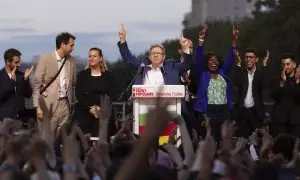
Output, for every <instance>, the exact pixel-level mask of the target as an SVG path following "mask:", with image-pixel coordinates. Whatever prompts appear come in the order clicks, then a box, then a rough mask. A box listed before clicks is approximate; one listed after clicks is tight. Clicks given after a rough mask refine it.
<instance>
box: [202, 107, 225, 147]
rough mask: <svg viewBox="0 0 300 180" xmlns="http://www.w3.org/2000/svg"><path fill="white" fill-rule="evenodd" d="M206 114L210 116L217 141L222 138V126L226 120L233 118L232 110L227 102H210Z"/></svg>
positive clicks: (213, 133) (212, 130) (210, 122)
mask: <svg viewBox="0 0 300 180" xmlns="http://www.w3.org/2000/svg"><path fill="white" fill-rule="evenodd" d="M206 115H207V117H208V118H209V125H210V127H211V133H212V136H213V137H214V139H215V140H216V142H217V143H218V142H219V141H220V140H221V127H222V124H223V123H224V122H225V121H226V120H231V112H230V109H229V108H228V106H227V104H221V105H217V104H208V106H207V111H206Z"/></svg>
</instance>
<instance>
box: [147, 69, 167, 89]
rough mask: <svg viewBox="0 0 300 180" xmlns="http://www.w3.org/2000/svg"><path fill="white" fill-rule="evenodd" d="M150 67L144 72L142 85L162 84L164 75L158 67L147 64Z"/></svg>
mask: <svg viewBox="0 0 300 180" xmlns="http://www.w3.org/2000/svg"><path fill="white" fill-rule="evenodd" d="M148 66H149V67H151V69H150V70H149V71H148V72H147V73H146V74H145V77H144V85H164V84H165V81H164V77H163V74H162V72H161V69H160V67H161V66H160V67H158V68H156V69H154V68H152V65H148Z"/></svg>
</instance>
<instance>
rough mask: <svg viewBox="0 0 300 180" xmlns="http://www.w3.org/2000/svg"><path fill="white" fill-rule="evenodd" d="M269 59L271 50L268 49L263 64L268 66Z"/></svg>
mask: <svg viewBox="0 0 300 180" xmlns="http://www.w3.org/2000/svg"><path fill="white" fill-rule="evenodd" d="M269 59H270V51H269V50H268V49H267V52H266V55H265V57H264V59H263V61H262V64H263V66H264V67H266V66H267V65H268V61H269Z"/></svg>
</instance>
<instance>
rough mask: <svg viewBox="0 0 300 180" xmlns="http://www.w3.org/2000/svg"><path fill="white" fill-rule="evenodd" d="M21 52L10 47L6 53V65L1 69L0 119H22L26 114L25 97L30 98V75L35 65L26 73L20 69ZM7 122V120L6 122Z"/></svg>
mask: <svg viewBox="0 0 300 180" xmlns="http://www.w3.org/2000/svg"><path fill="white" fill-rule="evenodd" d="M21 55H22V54H21V53H20V51H18V50H16V49H8V50H6V51H5V53H4V61H5V66H4V68H3V69H2V70H0V121H1V122H3V120H4V121H6V120H8V119H20V120H22V117H23V115H24V112H25V111H24V110H25V102H24V101H25V99H24V98H25V97H26V98H30V97H31V95H32V89H31V86H30V82H29V79H28V77H29V75H30V74H31V72H32V69H33V67H31V68H29V69H27V70H26V71H25V72H24V73H23V72H21V71H20V70H18V68H19V67H20V65H21ZM4 123H5V122H4Z"/></svg>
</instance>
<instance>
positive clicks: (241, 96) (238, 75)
mask: <svg viewBox="0 0 300 180" xmlns="http://www.w3.org/2000/svg"><path fill="white" fill-rule="evenodd" d="M268 76H269V75H268V69H267V67H261V69H257V68H256V70H255V73H254V77H253V81H252V96H253V99H254V108H255V110H256V112H257V113H258V116H259V117H260V119H259V120H260V121H263V120H264V118H265V108H264V100H263V89H264V88H267V87H268V85H267V84H268V83H269V82H268ZM234 84H235V85H236V86H237V87H238V99H237V107H238V108H243V107H244V100H245V98H246V95H247V91H248V85H249V79H248V72H247V70H246V69H245V68H243V67H239V66H236V67H235V73H234Z"/></svg>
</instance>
